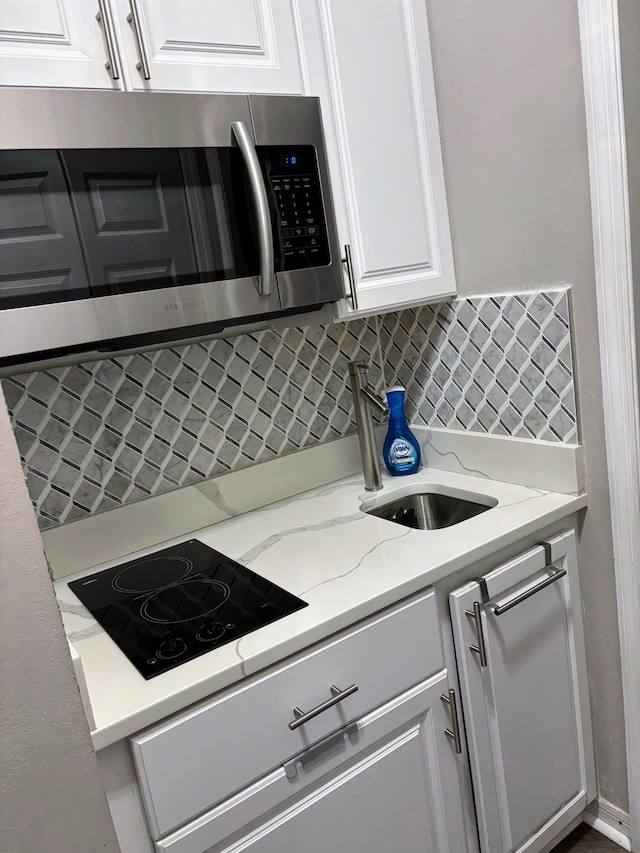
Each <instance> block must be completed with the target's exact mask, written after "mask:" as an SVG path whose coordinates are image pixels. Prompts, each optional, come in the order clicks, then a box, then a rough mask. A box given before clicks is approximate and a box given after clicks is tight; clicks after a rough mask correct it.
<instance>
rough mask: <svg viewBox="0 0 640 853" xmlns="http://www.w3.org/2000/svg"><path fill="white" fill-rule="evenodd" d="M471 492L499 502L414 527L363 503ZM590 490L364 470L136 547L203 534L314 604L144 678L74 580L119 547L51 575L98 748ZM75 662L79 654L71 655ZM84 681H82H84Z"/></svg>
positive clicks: (517, 534)
mask: <svg viewBox="0 0 640 853" xmlns="http://www.w3.org/2000/svg"><path fill="white" fill-rule="evenodd" d="M420 487H426V490H427V491H429V490H431V491H436V490H438V488H436V487H439V488H440V490H442V491H445V492H446V493H449V494H451V495H454V496H455V495H456V493H457V492H460V491H462V492H467V493H468V492H471V493H475V494H477V495H484V496H487V497H489V498H491V499H493V500H495V502H496V506H495V507H493V508H492V509H491V510H489V511H488V512H486V513H483V514H481V515H479V516H476V517H475V518H472V519H469V520H467V521H465V522H462V523H461V524H458V525H456V526H455V527H451V528H446V529H443V530H433V531H422V530H412V529H407V528H405V527H402V526H400V525H396V524H393V523H392V522H389V521H384V520H382V519H379V518H377V517H375V516H371V515H367V514H365V513H364V512H363V511H362V510H361V506H362V504H363V502H366V503H367V505H369V504H371V503H372V502H375V504H376V505H380V504H383V503H387V502H389V501H390V500H393V499H394V498H396V497H404V496H406V494H407V493H408V492H409V491H416V490H418V491H419V490H420ZM586 503H587V499H586V495H584V494H583V495H577V496H576V495H566V494H558V493H555V492H548V491H541V490H538V489H530V488H526V487H524V486H519V485H513V484H510V483H502V482H497V481H493V480H488V479H482V478H476V477H471V476H467V475H462V474H457V473H451V472H448V471H443V470H440V469H428V468H427V469H424V470H422V471H420V472H419V473H417V474H414V475H412V476H410V477H402V478H391V477H385V478H384V488H383V490H382V491H381V492H379V493H377V495H375V496H372V495H371V494H369V493H367V492H364V489H363V483H362V475H361V474H359V475H354V476H352V477H347V478H346V479H343V480H339V481H337V482H335V483H332V484H331V485H328V486H323V487H320V488H316V489H313V490H311V491H308V492H305V493H303V494H299V495H297V496H295V497H293V498H290V499H287V500H283V501H280V502H278V503H275V504H272V505H270V506H268V507H265V508H263V509H258V510H254V511H252V512H247V513H245V514H244V515H239V516H237V517H235V518H230V519H228V520H226V521H222V522H219V523H217V524H214V525H212V526H209V527H204V528H202V529H200V530H197V531H195V532H192V533H189V535H182V536H179V537H177V538H175V539H171V538H170V536H171V531H170V530H169V531H167V538H166V539H165V540H163V541H162V542H158V544H157V546H156V547H155V548H148V549H146V550H144V551H140V552H138V553H137V554H135V555H130V556H129V558H131V557H133V556H143V555H144V554H147V553H150V552H152V551H154V550H159V548H164V547H168V546H169V545H172V544H176V543H178V542H181V541H185V540H187V539H191V538H197V539H199V540H201V541H202V542H204V543H205V544H206V545H209V546H210V547H212V548H215V549H217V550H218V551H221V552H222V553H224V554H227V555H228V556H229V557H232V558H234V559H235V560H238V561H239V562H240V563H242V564H244V565H246V566H248V567H250V568H251V569H252V570H253V571H255V572H257V573H258V574H259V575H262V576H263V577H265V578H267V579H269V580H271V581H273V582H275V583H277V584H278V585H280V586H282V587H283V588H284V589H287V590H288V591H290V592H292V593H294V594H295V595H297V596H299V597H300V598H302V599H303V600H304V601H306V602H308V604H309V606H308V607H305V608H303V609H302V610H299V611H297V612H296V613H293V614H291V615H289V616H286V617H284V618H283V619H280V620H279V621H277V622H274V623H273V624H271V625H267V626H265V627H263V628H260V629H259V630H257V631H254V632H253V633H251V634H248V635H247V636H245V637H242V638H241V639H239V640H237V641H234V642H232V643H229V644H227V645H225V646H221V647H220V648H218V649H215V650H213V651H211V652H208V653H207V654H204V655H201V656H200V657H198V658H196V659H195V660H192V661H188V662H187V663H184V664H182V665H180V666H179V667H177V668H176V669H174V670H171V671H169V672H166V673H164V674H162V675H159V676H156V677H155V678H152V679H150V680H149V681H145V679H144V678H143V677H142V676H141V675H140V674H139V673H138V671H137V670H136V669H135V668H134V666H133V665H132V664H130V663H129V661H128V660H127V659H126V657H125V656H124V654H123V653H122V652H121V651H120V650H119V649H118V648H117V646H116V645H115V643H113V641H112V640H111V639H110V638H109V637H108V636H107V634H106V633H105V632H104V631H103V629H102V628H101V627H100V626H99V625H98V624H97V622H96V621H95V619H94V618H93V617H92V616H91V615H90V613H89V612H88V610H86V608H85V607H84V606H83V605H82V604H81V603H80V602H79V600H78V599H77V598H76V596H75V595H74V594H73V593H72V592H71V591H70V590H69V588H68V586H67V583H68V582H69V581H71V580H75V579H76V578H78V577H81V576H82V575H83V574H90V573H93V572H95V571H97V570H99V569H100V568H107V567H108V566H109V565H113V564H115V563H119V562H123V559H122V558H121V559H119V560H114V561H113V563H105V564H103V566H102V567H100V566H98V567H96V566H93V567H92V568H91V569H88V570H87V571H86V572H79V573H76V574H74V575H71V576H69V577H66V578H64V579H62V580H59V581H57V582H56V584H55V587H56V594H57V596H58V600H59V603H60V607H61V610H62V616H63V621H64V624H65V629H66V632H67V636H68V638H69V640H70V642H71V643H72V644H73V647H74V648H75V651H76V652H77V655H78V656H79V659H80V662H81V667H82V671H83V677H84V681H85V684H86V693H85V696H84V698H85V703H86V702H88V703H89V704H90V709H89V711H88V716H89V721H90V724H91V725H92V729H93V730H92V735H93V739H94V745H95V747H96V749H101V748H104V747H106V746H108V745H110V744H112V743H115V742H116V741H118V740H120V739H122V738H124V737H127V736H128V735H131V734H133V733H134V732H136V731H139V730H140V729H142V728H144V727H146V726H148V725H151V724H153V723H156V722H158V721H159V720H161V719H162V718H163V717H166V716H168V715H170V714H173V713H175V712H176V711H179V710H181V709H183V708H185V707H187V706H188V705H190V704H192V703H193V702H197V701H199V700H202V699H204V698H205V697H207V696H209V695H211V694H213V693H215V692H216V691H218V690H220V689H222V688H224V687H227V686H229V685H231V684H233V683H234V682H237V681H239V680H240V679H242V678H245V677H246V676H249V675H252V674H254V673H256V672H258V671H259V670H261V669H264V668H265V667H268V666H270V665H272V664H274V663H276V662H278V661H280V660H282V659H283V658H285V657H287V656H288V655H291V654H294V653H296V652H298V651H300V650H302V649H304V648H305V647H306V646H309V645H311V644H312V643H315V642H317V641H319V640H322V639H324V638H325V637H328V636H329V635H331V634H333V633H335V632H336V631H339V630H342V629H344V628H346V627H348V626H349V625H351V624H353V623H354V622H357V621H358V620H360V619H363V618H365V617H367V616H370V615H371V614H373V613H375V612H376V611H378V610H380V609H382V608H384V607H386V606H388V605H390V604H393V603H394V602H396V601H398V600H400V599H402V598H404V597H405V596H407V595H411V594H413V593H415V592H417V591H419V590H421V589H423V588H425V587H427V586H429V585H431V584H433V583H435V582H437V581H438V580H441V579H442V578H443V577H445V576H446V575H449V574H451V573H452V572H455V571H457V570H459V569H462V568H464V567H465V566H467V565H468V564H469V563H471V562H472V561H474V560H476V559H480V558H482V557H486V556H489V555H490V554H491V553H494V552H496V551H498V550H500V549H502V548H504V547H507V546H509V545H511V544H514V543H515V542H517V541H518V540H519V539H522V538H523V537H525V536H527V535H529V534H532V533H534V532H535V531H536V530H538V529H540V528H542V527H544V526H545V525H547V524H551V523H553V522H555V521H559V520H561V519H562V518H564V517H566V516H568V515H571V514H572V513H574V512H576V511H577V510H579V509H581V508H582V507H584V506H586ZM76 664H77V660H76ZM84 686H85V685H83V684H81V688H84Z"/></svg>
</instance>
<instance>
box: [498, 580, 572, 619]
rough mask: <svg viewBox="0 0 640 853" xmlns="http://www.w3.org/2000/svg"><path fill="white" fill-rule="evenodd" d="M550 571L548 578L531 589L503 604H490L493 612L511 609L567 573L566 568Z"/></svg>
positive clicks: (499, 613)
mask: <svg viewBox="0 0 640 853" xmlns="http://www.w3.org/2000/svg"><path fill="white" fill-rule="evenodd" d="M551 571H552V574H551V575H550V576H549V577H548V578H545V579H544V580H543V581H540V583H538V584H536V585H535V586H532V587H531V589H528V590H526V591H525V592H521V593H520V595H516V597H515V598H512V599H511V601H507V602H505V604H498V605H492V609H493V612H494V613H495V614H496V616H501V615H502V614H503V613H506V612H507V610H511V608H512V607H515V606H516V604H520V602H521V601H526V600H527V598H531V596H532V595H535V594H536V592H540V590H541V589H544V588H545V587H547V586H549V585H550V584H552V583H555V582H556V581H558V580H560V578H563V577H564V576H565V575H566V573H567V570H566V569H551Z"/></svg>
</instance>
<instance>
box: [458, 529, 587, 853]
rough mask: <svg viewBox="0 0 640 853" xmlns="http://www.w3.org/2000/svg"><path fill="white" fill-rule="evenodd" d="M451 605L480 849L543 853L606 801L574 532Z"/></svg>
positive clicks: (466, 589) (487, 578)
mask: <svg viewBox="0 0 640 853" xmlns="http://www.w3.org/2000/svg"><path fill="white" fill-rule="evenodd" d="M449 603H450V609H451V616H452V621H453V634H454V640H455V649H456V658H457V661H458V670H459V679H460V690H461V694H462V695H461V698H462V706H463V709H464V719H465V724H466V731H467V737H468V741H469V762H470V766H471V776H472V778H473V789H474V795H475V801H476V811H477V816H478V829H479V836H480V843H481V849H482V850H483V851H486V853H490V851H491V853H494V851H505V853H506V851H509V853H511V851H524V850H526V851H527V853H538V851H541V850H544V849H545V848H546V847H547V845H548V844H549V843H550V842H551V841H553V839H554V838H555V837H556V836H557V834H558V833H559V832H561V831H562V830H563V829H564V828H565V827H566V826H568V825H569V824H570V822H571V821H572V820H574V819H575V818H577V817H579V816H580V814H581V813H582V811H583V810H584V808H585V806H586V805H587V803H588V802H589V800H590V799H591V798H592V797H593V796H595V793H596V791H595V770H594V760H593V749H592V737H591V719H590V712H589V697H588V691H587V673H586V662H585V655H584V636H583V628H582V616H581V605H580V590H579V586H578V566H577V555H576V544H575V535H574V533H573V531H571V532H569V533H565V534H564V535H561V536H557V537H555V538H552V539H550V540H549V541H547V542H544V543H542V544H540V545H538V546H536V547H534V548H532V549H530V550H528V551H526V552H525V553H524V554H522V555H521V556H519V557H517V558H516V559H514V560H511V561H509V562H507V563H505V564H504V565H501V566H499V567H498V568H496V569H495V570H494V571H492V572H489V573H488V574H486V575H484V576H483V577H481V578H478V579H475V580H473V581H472V582H471V583H468V584H465V585H464V586H462V587H461V588H460V589H458V590H455V591H454V592H452V593H451V595H450V596H449Z"/></svg>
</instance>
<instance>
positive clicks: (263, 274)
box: [231, 121, 274, 296]
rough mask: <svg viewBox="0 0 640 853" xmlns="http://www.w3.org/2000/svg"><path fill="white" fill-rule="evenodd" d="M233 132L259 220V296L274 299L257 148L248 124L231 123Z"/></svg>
mask: <svg viewBox="0 0 640 853" xmlns="http://www.w3.org/2000/svg"><path fill="white" fill-rule="evenodd" d="M231 130H232V131H233V135H234V136H235V138H236V140H237V142H238V147H239V148H240V151H241V152H242V157H243V159H244V164H245V166H246V168H247V173H248V175H249V183H250V185H251V193H252V195H253V201H254V205H255V211H256V216H257V219H258V242H259V246H260V282H259V286H258V293H259V294H260V296H270V295H271V294H272V293H273V276H274V272H273V267H274V261H273V238H272V236H271V216H270V214H269V200H268V198H267V188H266V186H265V182H264V178H263V177H262V170H261V168H260V163H259V161H258V155H257V153H256V147H255V145H254V144H253V139H252V138H251V133H250V132H249V129H248V128H247V125H246V124H245V123H244V122H243V121H234V122H232V124H231Z"/></svg>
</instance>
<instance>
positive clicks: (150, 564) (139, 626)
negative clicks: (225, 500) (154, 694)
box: [69, 539, 307, 679]
mask: <svg viewBox="0 0 640 853" xmlns="http://www.w3.org/2000/svg"><path fill="white" fill-rule="evenodd" d="M69 588H70V589H71V590H73V592H74V593H75V594H76V595H77V596H78V598H79V599H80V601H81V602H82V603H83V604H84V605H85V607H87V608H88V610H89V611H90V612H91V613H92V614H93V616H95V618H96V620H97V621H98V622H99V623H100V625H102V627H103V628H104V630H105V631H106V632H107V634H108V635H109V636H110V637H111V639H112V640H113V641H114V642H115V643H116V644H117V645H118V647H119V648H120V649H121V650H122V651H123V652H124V654H125V655H126V656H127V657H128V658H129V660H130V661H131V663H132V664H133V665H134V666H135V667H136V668H137V670H138V671H139V672H140V674H141V675H143V676H144V677H145V678H147V679H149V678H153V677H154V676H155V675H160V673H162V672H166V671H167V670H168V669H173V668H174V667H176V666H179V665H180V664H181V663H184V662H185V661H188V660H191V659H192V658H195V657H198V656H199V655H202V654H204V653H205V652H208V651H211V650H212V649H214V648H219V647H220V646H223V645H224V644H225V643H230V642H231V641H232V640H237V639H238V638H239V637H243V636H244V635H245V634H248V633H250V632H251V631H255V629H256V628H261V627H262V626H263V625H268V624H269V623H270V622H275V621H276V619H280V618H281V617H282V616H287V615H288V614H289V613H294V612H295V611H296V610H300V609H301V608H303V607H306V606H307V602H305V601H302V600H301V599H299V598H296V596H295V595H291V593H289V592H286V591H285V590H284V589H281V588H280V587H279V586H276V585H275V584H273V583H271V582H270V581H268V580H265V579H264V578H261V577H260V576H259V575H257V574H255V572H252V571H251V570H250V569H248V568H247V567H246V566H241V565H240V563H236V561H235V560H232V559H230V558H229V557H225V556H224V554H221V553H220V552H219V551H214V550H213V548H209V547H208V546H207V545H205V544H204V543H202V542H199V541H198V540H197V539H191V540H190V541H189V542H183V543H182V544H180V545H174V546H173V547H172V548H165V549H164V550H162V551H156V553H155V554H148V555H147V556H146V557H142V558H141V559H139V560H131V561H130V562H128V563H122V564H121V565H119V566H113V567H112V568H111V569H104V570H102V571H100V572H96V574H93V575H87V576H86V577H84V578H80V579H79V580H76V581H72V582H71V583H70V584H69Z"/></svg>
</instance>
